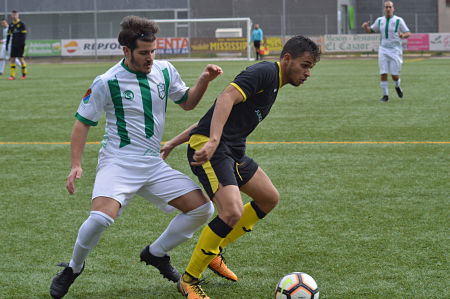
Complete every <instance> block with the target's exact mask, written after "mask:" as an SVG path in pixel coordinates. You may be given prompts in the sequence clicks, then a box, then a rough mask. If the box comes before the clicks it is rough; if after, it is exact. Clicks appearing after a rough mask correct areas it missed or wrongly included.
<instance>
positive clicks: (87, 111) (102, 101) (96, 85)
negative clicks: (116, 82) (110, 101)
mask: <svg viewBox="0 0 450 299" xmlns="http://www.w3.org/2000/svg"><path fill="white" fill-rule="evenodd" d="M108 95H109V94H108V90H107V88H106V86H105V83H104V82H103V80H102V79H101V78H100V77H97V78H96V79H95V80H94V82H93V83H92V85H91V87H90V88H89V89H88V90H87V91H86V93H85V95H84V96H83V98H82V99H81V103H80V105H79V106H78V110H77V113H76V114H75V117H76V118H77V119H78V120H79V121H81V122H82V123H85V124H87V125H90V126H96V125H97V124H98V120H99V119H100V117H101V115H102V112H103V111H104V107H105V105H106V101H107V98H108Z"/></svg>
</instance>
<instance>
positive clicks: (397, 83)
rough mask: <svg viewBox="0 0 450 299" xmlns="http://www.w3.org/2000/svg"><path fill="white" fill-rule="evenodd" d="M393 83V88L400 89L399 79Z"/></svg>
mask: <svg viewBox="0 0 450 299" xmlns="http://www.w3.org/2000/svg"><path fill="white" fill-rule="evenodd" d="M394 82H395V87H400V78H399V79H398V80H397V81H394Z"/></svg>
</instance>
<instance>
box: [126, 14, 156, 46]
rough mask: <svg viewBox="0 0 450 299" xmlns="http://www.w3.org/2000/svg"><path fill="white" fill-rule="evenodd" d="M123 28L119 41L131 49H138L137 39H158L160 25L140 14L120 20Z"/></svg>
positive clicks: (151, 40) (150, 40) (148, 40)
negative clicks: (139, 15)
mask: <svg viewBox="0 0 450 299" xmlns="http://www.w3.org/2000/svg"><path fill="white" fill-rule="evenodd" d="M120 27H121V30H120V32H119V37H118V41H119V44H120V45H121V46H126V47H128V48H130V49H131V50H134V49H136V40H138V39H139V40H142V41H146V42H153V41H155V40H156V36H155V34H156V33H158V31H159V27H158V25H157V24H156V23H155V22H153V21H151V20H149V19H146V18H142V17H138V16H127V17H125V18H123V19H122V22H120Z"/></svg>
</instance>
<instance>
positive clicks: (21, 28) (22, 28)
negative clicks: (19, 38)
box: [20, 22, 27, 33]
mask: <svg viewBox="0 0 450 299" xmlns="http://www.w3.org/2000/svg"><path fill="white" fill-rule="evenodd" d="M20 25H21V26H20V33H27V27H26V26H25V23H24V22H22V23H21V24H20Z"/></svg>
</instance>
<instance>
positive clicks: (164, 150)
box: [159, 141, 175, 160]
mask: <svg viewBox="0 0 450 299" xmlns="http://www.w3.org/2000/svg"><path fill="white" fill-rule="evenodd" d="M174 148H175V146H174V145H173V144H172V143H171V142H170V141H167V142H166V143H165V144H164V145H163V147H161V149H160V150H159V156H160V157H161V158H162V159H163V160H165V159H166V158H167V157H168V156H169V154H170V152H171V151H172V150H173V149H174Z"/></svg>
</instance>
